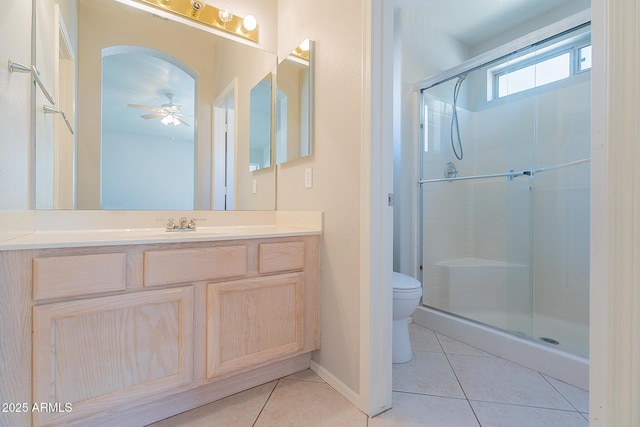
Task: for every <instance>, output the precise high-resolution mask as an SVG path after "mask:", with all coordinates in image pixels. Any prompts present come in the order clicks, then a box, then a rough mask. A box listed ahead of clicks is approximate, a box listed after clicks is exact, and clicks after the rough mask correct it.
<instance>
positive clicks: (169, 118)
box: [160, 115, 173, 126]
mask: <svg viewBox="0 0 640 427" xmlns="http://www.w3.org/2000/svg"><path fill="white" fill-rule="evenodd" d="M160 121H161V122H162V124H163V125H165V126H167V125H168V124H169V123H173V116H171V115H167V116H164V117H163V118H162V120H160Z"/></svg>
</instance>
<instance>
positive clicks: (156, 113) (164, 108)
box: [127, 93, 191, 127]
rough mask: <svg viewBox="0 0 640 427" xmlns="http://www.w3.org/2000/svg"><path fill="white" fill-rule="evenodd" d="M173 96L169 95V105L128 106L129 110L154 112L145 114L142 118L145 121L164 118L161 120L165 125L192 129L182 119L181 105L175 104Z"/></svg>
mask: <svg viewBox="0 0 640 427" xmlns="http://www.w3.org/2000/svg"><path fill="white" fill-rule="evenodd" d="M173 96H174V95H173V94H172V93H168V94H167V98H169V103H168V104H162V105H161V106H160V107H149V106H146V105H138V104H127V107H129V108H139V109H141V110H148V111H153V113H150V114H143V115H141V116H140V117H142V118H143V119H147V120H148V119H156V118H160V117H162V119H161V120H160V121H161V122H162V123H163V124H165V125H170V124H171V125H174V126H178V125H179V124H181V123H182V124H183V125H185V126H189V127H191V125H190V124H189V123H187V122H185V121H184V120H183V119H182V118H181V117H183V114H180V107H181V105H176V104H174V103H173Z"/></svg>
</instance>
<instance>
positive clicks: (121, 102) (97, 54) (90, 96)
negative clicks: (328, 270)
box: [33, 0, 277, 210]
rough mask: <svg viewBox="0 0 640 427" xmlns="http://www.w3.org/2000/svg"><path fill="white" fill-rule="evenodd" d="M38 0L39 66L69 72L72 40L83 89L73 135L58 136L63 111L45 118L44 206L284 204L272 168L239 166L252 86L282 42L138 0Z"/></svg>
mask: <svg viewBox="0 0 640 427" xmlns="http://www.w3.org/2000/svg"><path fill="white" fill-rule="evenodd" d="M33 2H34V10H35V11H36V12H35V13H36V23H35V25H34V35H33V37H34V44H35V46H36V59H35V63H36V66H37V67H38V68H39V69H40V71H41V74H42V75H43V76H56V75H58V74H61V73H60V70H61V69H62V68H61V65H60V64H62V63H63V54H62V53H59V52H64V51H68V57H69V58H70V59H69V61H70V65H69V66H68V67H67V68H68V69H69V70H70V71H69V75H70V82H69V83H68V84H67V86H69V87H70V88H72V89H73V90H75V91H76V92H75V93H73V90H71V91H69V93H70V95H69V98H70V102H69V103H68V104H67V106H66V107H65V108H66V109H67V111H66V116H67V117H69V118H70V119H71V120H70V121H71V122H72V125H73V127H74V131H75V132H74V134H73V136H71V137H69V136H66V138H67V139H69V138H70V139H71V142H70V143H67V144H66V145H63V144H62V143H60V141H58V140H61V139H62V137H63V136H64V132H63V131H64V130H65V127H63V126H64V125H62V126H61V125H60V122H59V120H60V117H58V116H56V115H38V118H37V122H38V125H37V126H36V132H35V134H36V137H35V144H36V150H35V152H36V154H35V156H36V161H35V163H36V167H35V171H34V177H35V181H36V189H35V193H36V197H35V199H36V202H35V204H36V208H37V209H52V208H53V209H56V208H58V209H73V208H75V209H150V210H171V209H181V210H182V209H198V210H208V209H238V210H272V209H275V179H276V178H275V170H274V168H272V169H271V170H270V171H269V170H265V171H264V172H263V173H261V174H260V175H259V176H257V177H255V176H253V174H252V173H251V172H249V171H248V170H247V168H246V167H237V165H247V164H248V163H249V156H250V147H249V137H250V135H249V129H250V111H249V109H250V94H251V89H252V88H253V87H254V86H255V85H256V83H257V82H259V81H261V80H262V79H263V78H264V76H265V75H267V74H269V73H273V72H275V68H276V65H277V61H276V57H275V55H274V54H273V53H271V52H266V51H263V50H261V49H258V48H257V47H255V46H252V45H250V44H249V43H247V42H241V41H238V40H235V39H232V38H229V37H223V36H220V35H217V34H213V33H211V32H209V31H204V30H202V29H200V28H197V26H194V25H187V24H185V23H183V22H178V21H177V20H174V19H172V18H168V17H166V16H159V15H158V14H157V13H154V11H153V10H149V7H148V6H147V8H146V9H145V8H144V7H142V6H140V4H139V3H136V2H134V1H129V0H118V1H116V0H77V1H76V2H56V1H55V0H33ZM57 3H60V5H58V4H57ZM63 27H64V31H63V30H61V28H63ZM63 34H66V35H63ZM60 40H62V42H60ZM62 45H67V47H66V48H65V49H63V48H61V46H62ZM114 52H117V54H114ZM125 53H126V54H125ZM65 60H66V59H65ZM105 60H106V61H105ZM109 60H117V61H120V63H118V64H110V63H109ZM172 67H173V68H172ZM176 68H177V69H179V70H182V71H183V74H187V75H188V76H189V77H190V78H191V79H192V81H191V83H189V84H188V85H186V86H185V84H184V82H182V81H181V77H179V74H180V73H178V72H177V71H176ZM110 69H113V70H115V71H114V72H112V73H111V74H110V72H109V70H110ZM110 76H111V77H110ZM105 82H106V83H108V85H109V87H108V88H105V87H103V83H105ZM51 86H52V87H55V88H56V93H63V92H64V89H63V87H64V85H63V84H60V83H58V82H53V81H52V82H51ZM185 87H190V89H185ZM43 103H44V102H43V101H42V100H41V99H38V100H36V111H37V112H39V111H42V105H40V104H43ZM174 119H175V121H174ZM176 123H177V124H176ZM116 134H119V135H116ZM116 136H117V138H115V137H116ZM114 140H116V143H115V144H114V143H113V141H114ZM220 141H223V143H222V144H221V143H220ZM221 145H224V147H223V149H218V148H217V147H218V146H221ZM178 171H180V173H176V172H178ZM256 179H257V180H258V181H259V182H258V185H257V191H254V189H255V188H256V185H254V180H256ZM220 192H222V193H223V195H222V196H220V195H219V194H217V193H220ZM124 193H131V194H129V195H128V196H127V197H126V198H125V197H123V194H124ZM140 194H144V195H145V198H147V197H148V198H150V199H151V198H153V200H149V201H148V202H144V203H143V200H142V199H143V198H142V197H140V196H139V195H140ZM60 196H64V198H63V197H60ZM152 196H153V197H152ZM116 199H118V200H116ZM125 199H128V200H129V201H128V202H125V201H124V200H125ZM220 200H221V201H220Z"/></svg>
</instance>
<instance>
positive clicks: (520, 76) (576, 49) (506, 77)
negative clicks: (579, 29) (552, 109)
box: [487, 39, 591, 101]
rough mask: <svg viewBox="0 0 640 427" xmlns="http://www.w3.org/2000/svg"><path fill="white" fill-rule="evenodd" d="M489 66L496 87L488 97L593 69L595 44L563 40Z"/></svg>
mask: <svg viewBox="0 0 640 427" xmlns="http://www.w3.org/2000/svg"><path fill="white" fill-rule="evenodd" d="M542 52H544V53H543V54H542V55H540V51H538V52H537V54H531V53H530V54H526V55H522V56H521V57H519V58H517V59H514V60H512V61H510V62H508V63H506V64H502V65H499V66H497V67H493V68H490V69H489V70H487V74H488V77H489V81H491V82H492V89H493V90H492V91H490V92H489V94H490V96H489V98H488V99H487V101H490V100H491V99H497V98H502V97H505V96H508V95H513V94H515V93H520V92H524V91H526V90H529V89H533V88H536V87H540V86H544V85H547V84H550V83H554V82H557V81H560V80H563V79H566V78H568V77H571V76H572V75H574V74H577V73H580V72H583V71H587V70H589V69H591V44H590V43H589V42H587V44H585V41H584V39H580V40H579V41H578V42H575V41H573V42H572V43H567V41H563V42H561V43H557V44H555V45H552V46H550V47H549V48H547V49H544V50H543V51H542Z"/></svg>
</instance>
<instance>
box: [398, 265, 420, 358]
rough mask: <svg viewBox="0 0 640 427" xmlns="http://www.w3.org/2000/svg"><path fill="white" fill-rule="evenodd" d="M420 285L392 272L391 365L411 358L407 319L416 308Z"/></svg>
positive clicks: (409, 278)
mask: <svg viewBox="0 0 640 427" xmlns="http://www.w3.org/2000/svg"><path fill="white" fill-rule="evenodd" d="M421 296H422V285H421V284H420V282H419V281H418V280H416V279H414V278H413V277H410V276H407V275H406V274H401V273H396V272H395V271H394V272H393V363H406V362H408V361H410V360H411V359H412V358H413V354H412V353H411V342H410V341H409V325H408V323H407V318H408V317H409V316H411V315H412V314H413V312H414V311H415V310H416V308H417V307H418V303H419V302H420V297H421Z"/></svg>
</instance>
